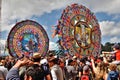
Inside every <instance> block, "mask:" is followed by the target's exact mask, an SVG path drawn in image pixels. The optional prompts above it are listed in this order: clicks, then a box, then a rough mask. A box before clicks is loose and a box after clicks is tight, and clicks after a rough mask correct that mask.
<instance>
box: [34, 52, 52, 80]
mask: <svg viewBox="0 0 120 80" xmlns="http://www.w3.org/2000/svg"><path fill="white" fill-rule="evenodd" d="M32 58H33V62H34V64H38V65H40V66H41V68H42V69H43V70H44V74H45V80H52V77H51V73H50V70H49V65H48V62H47V59H41V54H40V53H38V52H35V53H34V54H33V57H32Z"/></svg>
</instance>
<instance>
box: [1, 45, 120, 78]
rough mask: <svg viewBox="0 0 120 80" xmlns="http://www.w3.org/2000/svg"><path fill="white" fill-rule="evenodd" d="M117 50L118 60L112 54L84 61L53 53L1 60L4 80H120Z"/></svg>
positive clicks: (119, 51) (104, 53)
mask: <svg viewBox="0 0 120 80" xmlns="http://www.w3.org/2000/svg"><path fill="white" fill-rule="evenodd" d="M113 49H114V50H115V51H114V52H112V54H115V55H114V56H115V57H113V55H112V56H110V55H108V56H107V55H106V54H107V53H111V52H103V53H102V56H100V55H97V56H91V55H89V56H82V57H79V56H76V55H73V56H70V55H65V56H58V55H55V54H53V53H48V54H49V55H48V56H44V57H43V56H41V54H40V53H37V52H36V53H34V54H33V56H32V57H26V56H23V57H22V58H20V59H16V58H13V57H9V56H6V57H5V58H4V59H1V60H0V80H119V79H120V66H119V65H120V62H119V61H120V58H119V57H120V55H119V54H120V48H119V46H118V45H114V46H113ZM116 53H117V54H116ZM116 61H117V63H116Z"/></svg>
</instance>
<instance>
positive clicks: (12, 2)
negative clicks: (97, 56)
mask: <svg viewBox="0 0 120 80" xmlns="http://www.w3.org/2000/svg"><path fill="white" fill-rule="evenodd" d="M73 3H77V4H79V5H83V6H86V7H87V8H88V9H90V10H91V12H93V13H94V14H95V16H96V18H97V20H98V22H99V25H100V29H101V33H102V35H101V43H102V44H105V43H106V42H111V43H118V42H120V35H119V33H120V32H119V31H120V0H2V3H1V27H0V29H1V34H0V35H1V36H0V42H1V44H2V45H4V44H5V41H6V40H7V37H8V34H9V32H10V30H11V28H12V27H13V26H14V25H15V24H16V22H20V21H22V20H26V19H30V20H34V21H36V22H38V23H39V24H41V25H42V26H43V28H44V29H45V30H46V32H47V34H48V37H49V40H50V42H49V43H50V47H49V49H51V50H52V49H55V48H56V47H57V44H56V43H55V42H56V41H57V37H55V38H52V37H51V34H52V31H53V28H52V26H55V25H57V21H58V19H60V16H61V14H62V11H63V9H65V8H66V7H67V6H68V5H71V4H73ZM53 45H54V46H53Z"/></svg>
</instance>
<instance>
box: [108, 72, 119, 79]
mask: <svg viewBox="0 0 120 80" xmlns="http://www.w3.org/2000/svg"><path fill="white" fill-rule="evenodd" d="M118 77H119V73H118V72H117V71H110V72H109V73H108V77H107V80H118Z"/></svg>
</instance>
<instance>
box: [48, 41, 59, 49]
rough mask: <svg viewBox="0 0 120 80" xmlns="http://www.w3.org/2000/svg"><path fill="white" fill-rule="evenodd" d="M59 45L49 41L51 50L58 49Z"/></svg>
mask: <svg viewBox="0 0 120 80" xmlns="http://www.w3.org/2000/svg"><path fill="white" fill-rule="evenodd" d="M57 49H58V45H57V44H56V43H55V42H50V43H49V50H57Z"/></svg>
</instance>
